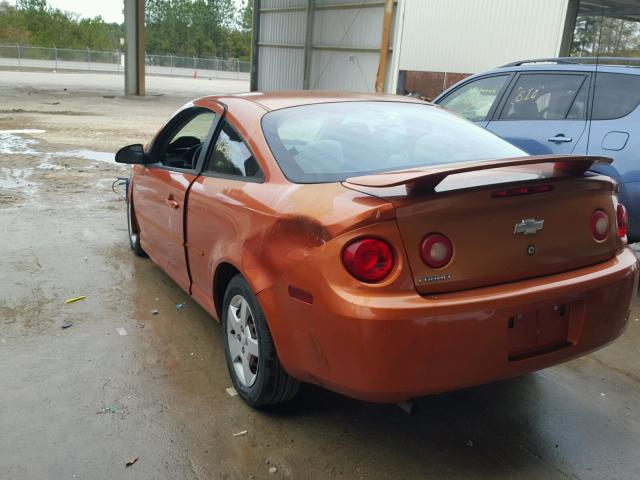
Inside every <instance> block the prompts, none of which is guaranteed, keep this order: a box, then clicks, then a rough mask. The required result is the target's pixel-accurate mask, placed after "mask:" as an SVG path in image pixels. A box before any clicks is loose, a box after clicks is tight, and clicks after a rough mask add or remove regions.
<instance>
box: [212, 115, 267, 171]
mask: <svg viewBox="0 0 640 480" xmlns="http://www.w3.org/2000/svg"><path fill="white" fill-rule="evenodd" d="M205 172H208V173H213V174H214V175H215V174H217V175H220V174H221V175H233V176H237V177H243V178H252V179H256V180H262V179H263V178H264V174H263V173H262V170H260V166H259V165H258V162H257V161H256V159H255V158H254V157H253V154H252V153H251V150H249V147H247V145H246V144H245V143H244V141H243V140H242V138H241V137H240V135H238V133H237V132H236V131H235V130H234V129H233V128H232V127H231V125H229V123H227V122H224V123H223V124H222V129H221V130H220V135H219V136H218V140H217V142H216V146H215V148H214V150H213V152H212V153H211V156H210V158H209V161H208V162H207V166H206V168H205Z"/></svg>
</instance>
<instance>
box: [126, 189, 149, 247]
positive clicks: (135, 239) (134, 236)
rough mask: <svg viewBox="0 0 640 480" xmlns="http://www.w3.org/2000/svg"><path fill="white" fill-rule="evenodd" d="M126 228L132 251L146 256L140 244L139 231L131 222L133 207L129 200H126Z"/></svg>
mask: <svg viewBox="0 0 640 480" xmlns="http://www.w3.org/2000/svg"><path fill="white" fill-rule="evenodd" d="M127 230H128V232H129V246H130V247H131V250H133V253H135V254H136V255H138V256H139V257H146V256H147V254H146V253H145V251H144V250H143V249H142V246H141V245H140V232H139V231H138V229H137V228H136V227H135V225H134V223H133V207H132V204H131V200H127Z"/></svg>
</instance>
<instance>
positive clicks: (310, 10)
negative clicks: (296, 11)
mask: <svg viewBox="0 0 640 480" xmlns="http://www.w3.org/2000/svg"><path fill="white" fill-rule="evenodd" d="M315 3H316V2H315V0H307V31H306V36H305V39H304V77H303V80H302V88H303V89H304V90H309V88H311V56H312V55H313V51H312V45H313V22H314V13H315Z"/></svg>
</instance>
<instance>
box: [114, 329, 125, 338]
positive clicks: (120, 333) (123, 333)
mask: <svg viewBox="0 0 640 480" xmlns="http://www.w3.org/2000/svg"><path fill="white" fill-rule="evenodd" d="M116 332H118V335H120V336H121V337H126V336H127V331H126V330H125V329H124V328H122V327H118V328H116Z"/></svg>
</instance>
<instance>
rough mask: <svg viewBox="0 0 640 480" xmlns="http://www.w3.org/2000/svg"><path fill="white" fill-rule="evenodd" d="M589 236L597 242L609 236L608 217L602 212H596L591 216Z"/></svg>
mask: <svg viewBox="0 0 640 480" xmlns="http://www.w3.org/2000/svg"><path fill="white" fill-rule="evenodd" d="M591 234H592V235H593V238H595V239H596V240H597V241H599V242H601V241H602V240H604V239H605V238H607V235H608V234H609V215H607V214H606V213H605V212H604V211H603V210H596V211H595V212H593V215H591Z"/></svg>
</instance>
